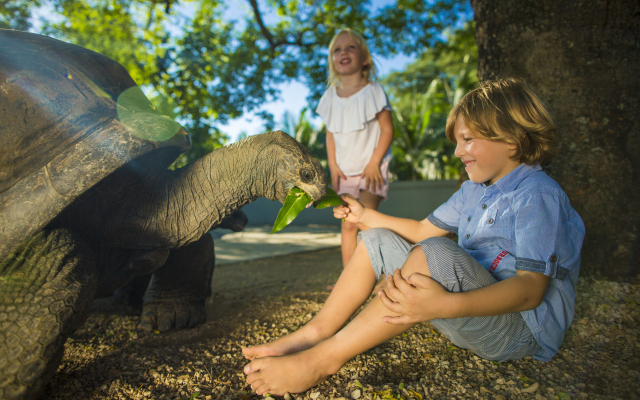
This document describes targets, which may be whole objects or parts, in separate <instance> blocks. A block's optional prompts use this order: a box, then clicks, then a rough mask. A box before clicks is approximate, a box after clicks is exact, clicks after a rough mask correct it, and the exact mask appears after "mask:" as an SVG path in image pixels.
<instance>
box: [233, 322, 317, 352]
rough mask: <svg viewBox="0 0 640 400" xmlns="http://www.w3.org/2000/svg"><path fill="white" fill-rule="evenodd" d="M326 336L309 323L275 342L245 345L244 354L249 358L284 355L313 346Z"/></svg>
mask: <svg viewBox="0 0 640 400" xmlns="http://www.w3.org/2000/svg"><path fill="white" fill-rule="evenodd" d="M326 336H328V335H326ZM325 338H326V337H325V335H323V333H322V331H321V330H319V329H316V328H315V327H314V326H313V325H309V324H307V325H305V326H303V327H302V328H300V329H299V330H297V331H295V332H293V333H290V334H288V335H285V336H283V337H281V338H278V339H276V340H274V341H273V342H269V343H264V344H259V345H257V346H251V347H245V348H243V349H242V354H244V357H245V358H247V359H249V360H253V359H255V358H262V357H270V356H284V355H287V354H291V353H297V352H299V351H302V350H306V349H308V348H311V347H313V346H315V345H316V344H317V343H318V342H320V341H321V340H323V339H325Z"/></svg>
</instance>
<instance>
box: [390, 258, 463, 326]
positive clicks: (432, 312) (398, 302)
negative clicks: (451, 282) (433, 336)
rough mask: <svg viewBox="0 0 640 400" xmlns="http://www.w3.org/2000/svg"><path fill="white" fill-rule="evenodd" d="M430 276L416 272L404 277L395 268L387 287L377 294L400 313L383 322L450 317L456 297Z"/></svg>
mask: <svg viewBox="0 0 640 400" xmlns="http://www.w3.org/2000/svg"><path fill="white" fill-rule="evenodd" d="M454 295H455V293H451V292H448V291H447V290H446V289H445V288H444V287H442V285H440V284H439V283H438V282H436V281H435V280H433V279H431V277H429V276H427V275H423V274H418V273H413V274H411V275H409V276H408V277H407V279H406V280H405V279H404V278H403V277H402V275H401V274H400V270H399V269H396V270H395V271H394V273H393V276H389V277H388V278H387V287H386V288H385V290H384V291H379V292H378V296H379V297H380V300H381V301H382V304H384V306H385V307H387V308H388V309H389V310H390V311H393V312H395V313H397V314H401V315H399V316H397V317H392V316H385V317H384V318H382V320H383V321H384V322H387V323H389V324H395V325H402V324H415V323H418V322H422V321H430V320H432V319H438V318H451V317H452V316H453V315H454V312H453V296H454Z"/></svg>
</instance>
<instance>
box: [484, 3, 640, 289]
mask: <svg viewBox="0 0 640 400" xmlns="http://www.w3.org/2000/svg"><path fill="white" fill-rule="evenodd" d="M471 4H472V6H473V9H474V11H475V21H476V40H477V42H478V53H479V65H478V74H479V77H480V79H481V80H484V79H489V78H492V77H496V76H499V77H509V76H515V77H521V78H524V79H525V80H526V81H527V82H529V83H531V84H532V85H533V86H535V87H536V88H537V89H538V90H539V91H540V93H541V94H542V96H543V97H544V98H545V99H546V100H547V102H548V103H549V105H550V106H551V108H552V109H553V111H554V114H555V118H556V123H557V127H558V136H559V143H560V149H559V150H560V152H559V155H558V157H557V158H556V159H555V160H554V162H553V163H552V165H551V166H550V168H549V169H548V172H549V174H550V175H551V176H552V177H553V178H554V179H555V180H556V181H557V182H558V183H560V185H561V186H562V187H563V189H564V190H565V192H566V193H567V194H568V196H569V198H570V199H571V204H572V205H573V207H574V208H575V209H576V210H577V211H578V213H579V214H580V216H582V218H583V220H584V223H585V226H586V237H585V241H584V245H583V247H582V273H586V274H589V275H592V276H593V275H595V276H605V277H608V278H611V279H621V280H626V281H629V280H632V279H634V278H636V277H637V276H638V273H639V268H638V247H639V240H638V239H639V238H638V227H639V224H640V188H639V187H638V184H639V179H638V178H639V174H640V137H639V135H638V133H639V130H640V124H639V120H638V115H639V114H640V108H639V101H638V99H639V97H640V79H639V76H640V3H638V1H637V0H591V1H580V0H537V1H522V0H471Z"/></svg>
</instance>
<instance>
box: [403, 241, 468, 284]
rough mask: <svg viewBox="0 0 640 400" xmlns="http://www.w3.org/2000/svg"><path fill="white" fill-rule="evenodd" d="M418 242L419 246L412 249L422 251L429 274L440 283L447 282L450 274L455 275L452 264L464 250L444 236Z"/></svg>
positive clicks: (450, 276)
mask: <svg viewBox="0 0 640 400" xmlns="http://www.w3.org/2000/svg"><path fill="white" fill-rule="evenodd" d="M419 244H420V246H416V248H415V249H414V250H417V251H419V252H420V253H422V254H421V255H422V257H424V259H425V264H426V265H427V266H428V267H427V270H428V274H429V276H431V278H432V279H434V280H435V281H437V282H439V283H441V284H445V283H446V282H449V281H450V280H451V279H452V276H455V273H453V268H454V267H453V264H455V260H457V258H458V256H459V255H460V252H461V251H462V252H464V250H462V248H461V247H460V246H458V244H457V243H455V242H454V241H452V240H450V239H447V238H444V237H433V238H429V239H426V240H423V241H422V242H420V243H419ZM416 272H417V271H416Z"/></svg>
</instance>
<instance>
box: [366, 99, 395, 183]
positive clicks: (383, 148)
mask: <svg viewBox="0 0 640 400" xmlns="http://www.w3.org/2000/svg"><path fill="white" fill-rule="evenodd" d="M376 118H377V119H378V124H379V125H380V138H379V139H378V144H377V146H376V148H375V150H374V151H373V154H372V155H371V159H370V160H369V163H368V164H367V166H366V167H365V168H364V176H365V182H366V187H367V189H369V190H378V189H379V188H380V187H382V184H383V183H384V179H382V175H381V174H380V163H381V162H382V158H383V157H384V155H385V154H386V152H387V150H388V149H389V146H391V142H392V141H393V121H392V120H391V111H389V110H382V111H380V112H379V113H378V114H377V115H376Z"/></svg>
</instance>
